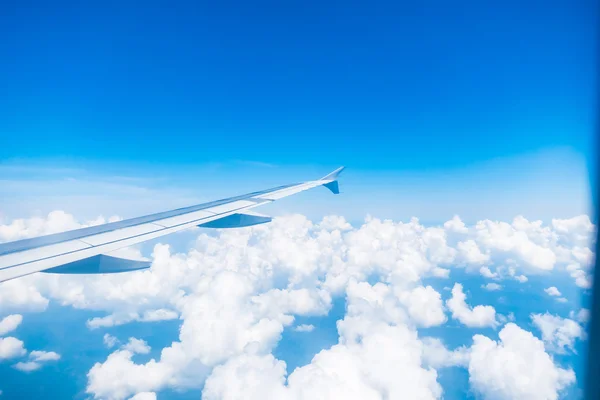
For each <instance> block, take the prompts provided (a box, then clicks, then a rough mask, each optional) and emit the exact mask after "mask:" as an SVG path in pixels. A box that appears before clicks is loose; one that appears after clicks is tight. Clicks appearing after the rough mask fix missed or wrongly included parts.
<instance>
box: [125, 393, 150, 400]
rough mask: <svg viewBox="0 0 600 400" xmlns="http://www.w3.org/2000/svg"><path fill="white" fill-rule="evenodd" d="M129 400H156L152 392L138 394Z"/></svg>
mask: <svg viewBox="0 0 600 400" xmlns="http://www.w3.org/2000/svg"><path fill="white" fill-rule="evenodd" d="M129 400H156V393H154V392H140V393H138V394H136V395H135V396H132V397H130V398H129Z"/></svg>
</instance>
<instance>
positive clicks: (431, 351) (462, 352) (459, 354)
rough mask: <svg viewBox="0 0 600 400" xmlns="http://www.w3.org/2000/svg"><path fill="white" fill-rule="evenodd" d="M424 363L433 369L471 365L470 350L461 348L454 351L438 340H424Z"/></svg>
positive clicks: (427, 338) (428, 338)
mask: <svg viewBox="0 0 600 400" xmlns="http://www.w3.org/2000/svg"><path fill="white" fill-rule="evenodd" d="M422 341H423V362H424V363H425V364H426V365H428V366H431V367H433V368H443V367H453V366H461V367H467V366H468V365H469V357H470V349H469V348H467V347H465V346H461V347H459V348H457V349H455V350H453V351H450V350H448V349H447V348H446V346H445V345H444V343H442V341H441V340H440V339H438V338H432V337H426V338H423V340H422Z"/></svg>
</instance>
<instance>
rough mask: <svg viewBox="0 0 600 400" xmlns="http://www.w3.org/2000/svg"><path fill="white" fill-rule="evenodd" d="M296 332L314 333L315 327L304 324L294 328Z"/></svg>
mask: <svg viewBox="0 0 600 400" xmlns="http://www.w3.org/2000/svg"><path fill="white" fill-rule="evenodd" d="M294 330H295V331H296V332H312V331H314V330H315V326H314V325H307V324H302V325H298V326H296V327H295V328H294Z"/></svg>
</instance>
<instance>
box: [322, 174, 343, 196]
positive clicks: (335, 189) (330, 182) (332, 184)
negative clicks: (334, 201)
mask: <svg viewBox="0 0 600 400" xmlns="http://www.w3.org/2000/svg"><path fill="white" fill-rule="evenodd" d="M344 168H345V167H339V168H338V169H336V170H335V171H333V172H331V173H329V174H327V175H325V176H324V177H322V178H321V179H320V180H321V181H327V182H325V183H324V184H323V186H325V187H326V188H327V189H329V190H331V192H332V193H333V194H339V193H340V187H339V185H338V181H337V178H338V176H339V175H340V174H341V173H342V171H343V170H344Z"/></svg>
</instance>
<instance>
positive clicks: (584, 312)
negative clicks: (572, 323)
mask: <svg viewBox="0 0 600 400" xmlns="http://www.w3.org/2000/svg"><path fill="white" fill-rule="evenodd" d="M569 318H571V319H574V320H577V322H579V323H582V324H587V323H588V321H589V320H590V310H588V309H587V308H582V309H581V310H579V311H578V312H577V313H575V311H571V312H569Z"/></svg>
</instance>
